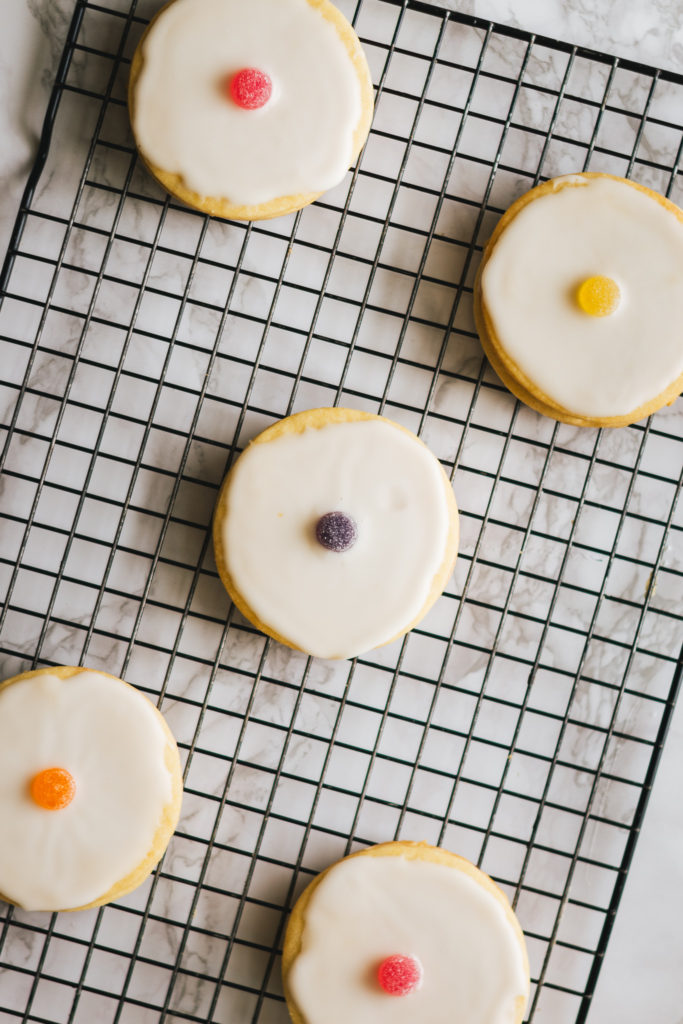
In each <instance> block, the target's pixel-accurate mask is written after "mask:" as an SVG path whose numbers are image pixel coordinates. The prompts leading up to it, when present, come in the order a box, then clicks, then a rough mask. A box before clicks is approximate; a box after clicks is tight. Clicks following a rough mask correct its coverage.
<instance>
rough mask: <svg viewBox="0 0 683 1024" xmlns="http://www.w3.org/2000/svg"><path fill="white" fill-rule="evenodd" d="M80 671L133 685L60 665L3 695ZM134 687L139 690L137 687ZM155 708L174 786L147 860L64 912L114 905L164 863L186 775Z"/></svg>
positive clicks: (17, 678) (13, 680)
mask: <svg viewBox="0 0 683 1024" xmlns="http://www.w3.org/2000/svg"><path fill="white" fill-rule="evenodd" d="M79 672H99V673H100V675H103V676H109V678H110V679H116V681H117V682H120V683H124V685H125V686H130V683H126V682H125V680H123V679H119V677H118V676H113V675H111V673H110V672H101V671H100V670H99V669H90V668H85V667H80V668H79V667H75V666H70V665H58V666H56V667H55V668H39V669H34V670H33V671H31V672H22V673H21V674H20V675H18V676H12V677H11V678H10V679H5V681H4V682H2V683H0V692H2V690H4V689H5V688H6V687H8V686H13V685H14V684H15V683H20V682H22V681H23V680H24V679H30V678H31V677H33V676H41V675H51V676H57V678H58V679H69V678H70V676H75V675H78V673H79ZM130 688H131V689H135V687H133V686H131V687H130ZM136 692H137V691H136ZM151 706H152V708H154V711H155V713H156V715H157V717H158V719H159V722H160V723H161V726H162V728H163V730H164V733H165V735H166V740H167V743H166V748H165V750H164V762H165V764H166V768H167V770H168V773H169V775H170V776H171V787H172V792H171V799H170V801H169V802H168V803H167V804H166V806H165V807H164V808H163V810H162V813H161V819H160V821H159V824H158V825H157V828H156V832H155V833H154V837H153V839H152V845H151V846H150V848H149V851H148V852H147V854H146V855H145V857H144V859H143V860H142V861H140V863H139V864H138V865H137V866H136V867H135V868H133V870H132V871H131V872H129V873H128V874H127V875H126V876H125V877H124V878H121V879H120V880H119V881H118V882H115V883H114V885H112V887H111V888H110V889H108V890H107V892H105V893H104V894H103V895H102V896H98V898H97V899H95V900H92V902H90V903H85V904H83V906H81V907H63V908H60V910H65V911H69V912H71V911H74V910H90V909H91V908H92V907H101V906H102V905H103V904H105V903H112V902H113V901H114V900H118V899H121V897H122V896H126V895H127V894H128V893H129V892H132V891H133V889H137V887H138V886H139V885H141V884H142V882H144V880H145V879H146V878H147V876H148V875H149V874H150V872H151V871H152V868H154V867H155V866H156V865H157V864H158V863H159V861H160V860H161V858H162V856H163V855H164V853H165V851H166V847H167V846H168V844H169V841H170V839H171V836H172V835H173V833H174V831H175V828H176V825H177V824H178V818H179V817H180V805H181V803H182V798H183V776H182V771H181V768H180V758H179V756H178V747H177V745H176V741H175V738H174V736H173V734H172V732H171V730H170V729H169V727H168V725H167V724H166V719H165V718H164V717H163V715H162V714H161V712H160V711H159V710H158V709H157V708H156V707H154V705H153V704H152V705H151ZM0 899H3V900H4V901H5V902H6V903H12V902H13V901H12V900H11V899H10V898H9V897H8V896H5V895H3V894H2V893H0ZM45 909H46V910H48V911H52V910H53V908H51V907H46V908H45Z"/></svg>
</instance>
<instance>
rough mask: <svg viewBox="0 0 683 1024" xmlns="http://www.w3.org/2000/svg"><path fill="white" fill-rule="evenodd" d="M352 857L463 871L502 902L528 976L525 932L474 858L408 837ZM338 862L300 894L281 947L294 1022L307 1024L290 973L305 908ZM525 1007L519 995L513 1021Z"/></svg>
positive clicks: (516, 1023) (520, 1017)
mask: <svg viewBox="0 0 683 1024" xmlns="http://www.w3.org/2000/svg"><path fill="white" fill-rule="evenodd" d="M351 857H403V858H404V859H405V860H426V861H431V862H432V863H434V864H445V865H446V867H450V868H453V869H454V870H456V871H462V872H463V873H464V874H466V875H468V876H469V877H470V878H471V879H472V881H474V882H476V883H477V884H478V885H481V886H483V887H484V889H486V891H487V892H488V893H489V894H490V895H491V896H493V897H494V898H495V899H496V900H497V901H498V903H500V905H501V907H502V908H503V910H504V911H505V916H506V918H507V920H508V922H509V923H510V925H511V926H512V929H513V931H514V933H515V937H516V939H517V941H518V943H519V948H520V950H521V952H522V957H523V961H524V970H525V972H526V974H527V976H528V974H529V959H528V956H527V951H526V943H525V941H524V933H523V932H522V929H521V927H520V925H519V921H518V920H517V918H516V917H515V914H514V912H513V910H512V907H511V906H510V904H509V902H508V899H507V896H506V895H505V893H504V892H503V891H502V890H501V889H499V888H498V886H497V885H496V883H495V882H494V881H493V879H491V878H489V876H488V875H486V874H484V872H483V871H480V870H479V868H477V867H475V865H474V864H472V863H471V861H469V860H466V859H465V858H464V857H459V856H458V855H457V854H456V853H451V852H450V851H449V850H443V849H441V847H439V846H430V845H429V843H414V842H408V841H405V840H404V841H399V842H391V843H379V844H378V845H377V846H369V847H368V848H367V849H366V850H359V851H358V852H357V853H352V854H350V855H349V857H344V858H343V860H349V859H350V858H351ZM339 863H341V861H336V863H335V864H332V865H330V867H329V868H326V869H325V871H323V872H321V874H319V875H317V876H316V877H315V878H314V879H313V881H312V882H311V883H310V884H309V885H308V886H307V887H306V888H305V889H304V891H303V892H302V894H301V896H299V899H298V900H297V901H296V903H295V904H294V908H293V910H292V913H291V916H290V918H289V923H288V925H287V931H286V933H285V941H284V946H283V950H282V981H283V986H284V992H285V999H286V1000H287V1009H288V1010H289V1015H290V1017H291V1018H292V1020H293V1022H294V1024H307V1021H306V1019H305V1018H304V1017H303V1015H302V1014H301V1012H300V1010H299V1009H298V1007H297V1005H296V1003H295V1001H294V999H293V996H292V992H291V989H290V987H289V973H290V971H291V969H292V965H293V964H294V961H295V960H296V958H297V957H298V955H299V953H300V952H301V945H302V939H303V933H304V928H305V925H306V911H307V909H308V904H309V903H310V901H311V897H312V896H313V893H314V892H315V890H316V888H317V887H318V886H319V885H320V883H321V882H322V880H323V878H324V877H325V876H326V875H327V874H328V872H330V871H334V869H335V867H336V866H337V864H339ZM525 1009H526V998H525V997H524V996H520V997H519V999H518V1000H517V1004H516V1006H515V1017H514V1020H513V1022H512V1024H521V1021H522V1020H523V1018H524V1011H525Z"/></svg>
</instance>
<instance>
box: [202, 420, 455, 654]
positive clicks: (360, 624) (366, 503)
mask: <svg viewBox="0 0 683 1024" xmlns="http://www.w3.org/2000/svg"><path fill="white" fill-rule="evenodd" d="M213 537H214V548H215V553H216V563H217V566H218V571H219V573H220V576H221V579H222V580H223V583H224V584H225V587H226V589H227V590H228V593H229V594H230V596H231V597H232V599H233V601H234V603H235V604H236V605H237V607H238V608H239V610H240V611H241V612H242V613H243V614H244V615H245V616H246V618H248V619H249V620H250V621H251V622H253V623H254V625H256V626H257V627H258V628H259V629H261V630H262V631H263V632H264V633H268V634H269V636H272V637H274V638H275V639H276V640H279V641H280V642H281V643H284V644H287V645H288V646H289V647H295V648H297V649H299V650H302V651H305V652H306V653H308V654H312V655H315V656H317V657H320V658H351V657H355V656H356V655H358V654H361V653H363V652H364V651H369V650H371V649H372V648H374V647H378V646H380V645H382V644H386V643H389V642H390V641H392V640H395V639H396V638H397V637H399V636H402V635H403V633H406V632H407V631H408V630H409V629H412V627H413V626H414V625H416V623H417V622H418V621H419V620H420V619H421V618H422V616H423V615H425V614H426V612H427V611H428V610H429V608H431V606H432V604H433V603H434V601H436V599H437V598H438V597H439V595H440V594H441V593H442V591H443V589H444V587H445V585H446V583H447V581H448V578H449V576H450V574H451V572H452V569H453V564H454V562H455V557H456V553H457V546H458V512H457V507H456V503H455V498H454V496H453V488H452V487H451V484H450V481H449V480H448V477H447V476H446V474H445V473H444V471H443V469H442V467H441V464H440V463H439V461H438V460H437V459H436V457H435V456H434V455H433V454H432V453H431V452H430V451H429V449H428V448H427V447H426V445H425V444H423V442H422V441H420V440H419V438H417V437H416V436H415V435H414V434H412V433H411V432H410V431H408V430H406V429H405V428H403V427H401V426H399V424H397V423H393V422H392V421H391V420H388V419H385V418H384V417H382V416H373V415H371V414H370V413H364V412H358V411H356V410H352V409H331V408H330V409H311V410H309V411H307V412H300V413H296V414H295V415H293V416H289V417H287V418H286V419H283V420H281V421H280V422H279V423H276V424H274V425H273V426H272V427H269V428H268V429H267V430H265V431H264V432H263V433H262V434H260V435H259V436H258V437H257V438H255V439H254V440H253V441H252V442H251V444H249V445H248V447H247V448H246V449H245V450H244V452H243V453H242V454H241V455H240V457H239V458H238V459H237V461H236V462H235V464H234V466H233V468H232V469H231V471H230V473H229V474H228V475H227V477H226V479H225V481H224V484H223V487H222V489H221V493H220V495H219V498H218V504H217V506H216V512H215V516H214V531H213Z"/></svg>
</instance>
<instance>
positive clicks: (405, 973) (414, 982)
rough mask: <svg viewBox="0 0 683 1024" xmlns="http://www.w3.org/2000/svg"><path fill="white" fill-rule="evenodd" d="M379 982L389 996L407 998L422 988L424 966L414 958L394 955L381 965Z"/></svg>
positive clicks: (378, 974)
mask: <svg viewBox="0 0 683 1024" xmlns="http://www.w3.org/2000/svg"><path fill="white" fill-rule="evenodd" d="M377 980H378V981H379V983H380V986H381V987H382V988H383V989H384V991H385V992H386V993H387V995H390V996H407V995H409V994H410V993H411V992H414V991H415V989H416V988H419V987H420V983H421V982H422V965H421V963H420V961H419V960H416V959H415V957H414V956H402V955H401V954H400V953H394V954H393V956H388V957H387V958H386V960H383V961H382V963H381V964H380V965H379V970H378V971H377Z"/></svg>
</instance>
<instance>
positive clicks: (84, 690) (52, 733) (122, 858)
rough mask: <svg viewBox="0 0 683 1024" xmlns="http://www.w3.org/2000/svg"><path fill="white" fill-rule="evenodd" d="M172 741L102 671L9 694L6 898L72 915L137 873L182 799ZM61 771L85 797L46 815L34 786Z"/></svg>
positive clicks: (34, 680)
mask: <svg viewBox="0 0 683 1024" xmlns="http://www.w3.org/2000/svg"><path fill="white" fill-rule="evenodd" d="M167 742H168V739H167V736H166V734H165V732H164V730H163V727H162V725H161V723H160V721H159V719H158V716H157V714H156V712H155V709H154V707H153V705H152V704H151V703H150V702H149V701H148V700H147V699H146V698H145V697H143V696H142V694H141V693H139V692H138V691H137V690H134V689H133V688H132V687H130V686H126V685H125V684H124V683H122V682H121V681H120V680H118V679H112V678H111V677H109V676H105V675H103V674H102V673H100V672H91V671H86V672H79V673H78V674H77V675H74V676H70V677H69V678H68V679H59V678H58V677H57V676H54V675H52V674H50V673H45V674H41V675H38V676H33V677H30V678H28V679H24V680H21V681H19V682H17V683H13V684H12V685H11V686H8V687H5V689H3V690H2V691H0V761H1V763H2V771H0V836H1V837H2V841H1V842H0V892H1V893H3V894H4V895H5V896H7V897H8V899H10V900H12V902H14V903H17V904H18V905H19V906H21V907H24V909H26V910H66V909H69V908H72V907H79V906H83V905H84V904H87V903H90V902H91V901H92V900H95V899H97V898H99V897H100V896H104V894H105V893H106V892H108V890H109V889H110V888H111V887H112V886H113V885H114V884H115V883H116V882H118V881H120V880H122V879H123V878H125V876H126V875H127V874H129V873H130V872H131V871H133V870H134V869H135V868H136V867H137V866H138V864H140V863H141V862H142V861H143V860H144V858H145V856H146V855H147V853H148V852H149V851H150V849H151V847H152V843H153V838H154V834H155V832H156V830H157V827H158V826H159V824H160V822H161V817H162V812H163V809H164V807H165V806H166V805H167V804H168V803H169V802H170V800H171V797H172V782H171V776H170V774H169V771H168V769H167V767H166V765H165V763H164V751H165V748H166V744H167ZM53 767H60V768H66V769H67V770H68V771H69V772H70V773H71V775H72V776H73V778H74V780H75V783H76V795H75V796H74V798H73V800H72V802H71V803H70V804H69V805H68V807H65V808H64V809H63V810H58V811H46V810H44V809H42V808H40V807H38V806H37V805H36V804H35V803H34V802H33V801H32V800H31V798H30V796H29V792H28V787H29V783H30V781H31V779H32V778H33V776H34V775H36V773H37V772H39V771H41V770H42V769H44V768H53Z"/></svg>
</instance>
